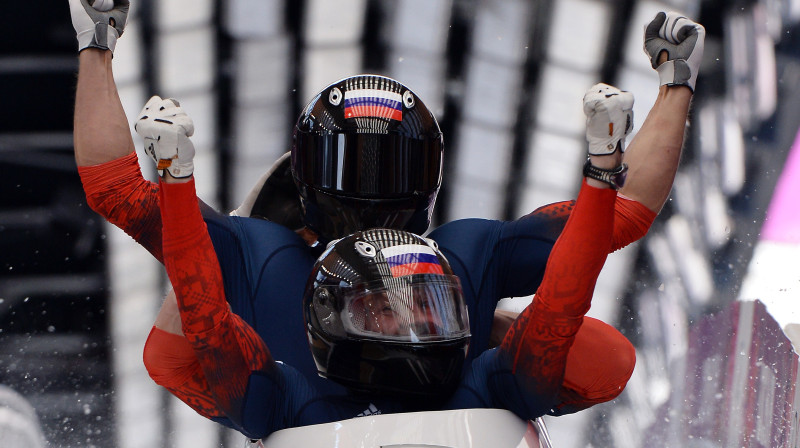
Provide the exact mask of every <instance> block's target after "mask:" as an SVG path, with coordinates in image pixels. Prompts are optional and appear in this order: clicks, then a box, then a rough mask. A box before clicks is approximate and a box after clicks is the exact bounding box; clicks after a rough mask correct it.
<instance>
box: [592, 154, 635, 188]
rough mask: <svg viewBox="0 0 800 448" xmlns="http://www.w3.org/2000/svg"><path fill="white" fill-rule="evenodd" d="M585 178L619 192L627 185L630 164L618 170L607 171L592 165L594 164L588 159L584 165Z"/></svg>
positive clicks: (621, 166) (623, 165)
mask: <svg viewBox="0 0 800 448" xmlns="http://www.w3.org/2000/svg"><path fill="white" fill-rule="evenodd" d="M583 176H584V177H588V178H591V179H596V180H599V181H600V182H605V183H607V184H608V185H611V188H613V189H615V190H619V189H620V188H622V187H623V185H625V178H626V177H627V176H628V164H627V163H623V164H622V165H620V166H618V167H616V168H613V169H610V170H607V169H604V168H598V167H596V166H594V165H592V162H591V161H590V160H589V159H586V163H585V164H584V165H583Z"/></svg>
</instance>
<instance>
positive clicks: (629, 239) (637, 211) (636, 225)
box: [532, 195, 657, 252]
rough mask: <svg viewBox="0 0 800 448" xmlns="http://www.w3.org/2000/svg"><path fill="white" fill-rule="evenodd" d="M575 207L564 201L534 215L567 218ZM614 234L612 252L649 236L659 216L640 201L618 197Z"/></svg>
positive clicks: (541, 209)
mask: <svg viewBox="0 0 800 448" xmlns="http://www.w3.org/2000/svg"><path fill="white" fill-rule="evenodd" d="M574 207H575V201H574V200H572V201H562V202H555V203H552V204H548V205H545V206H542V207H539V208H537V209H536V210H534V211H533V212H532V214H538V215H545V216H548V217H549V218H550V219H558V218H563V219H567V217H568V216H569V215H570V213H571V212H572V209H573V208H574ZM614 213H615V218H614V234H613V238H612V243H611V252H614V251H617V250H619V249H622V248H623V247H625V246H627V245H629V244H631V243H633V242H635V241H638V240H639V239H641V238H642V237H644V236H645V235H646V234H647V231H648V230H650V226H651V225H652V224H653V221H655V219H656V216H657V214H656V213H655V212H654V211H652V210H650V209H649V208H647V207H645V206H644V205H642V204H641V203H640V202H638V201H634V200H633V199H629V198H627V197H625V196H622V195H618V196H617V198H616V201H615V202H614Z"/></svg>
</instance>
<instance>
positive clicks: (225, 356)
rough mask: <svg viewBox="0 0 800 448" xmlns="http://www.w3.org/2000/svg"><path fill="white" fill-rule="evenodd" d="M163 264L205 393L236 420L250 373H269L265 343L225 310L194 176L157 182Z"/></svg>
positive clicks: (213, 254)
mask: <svg viewBox="0 0 800 448" xmlns="http://www.w3.org/2000/svg"><path fill="white" fill-rule="evenodd" d="M160 196H161V204H162V207H161V213H162V220H163V223H164V227H163V234H164V241H163V248H164V265H165V266H166V268H167V274H168V275H169V278H170V281H171V282H172V285H173V287H174V288H175V294H176V296H177V298H178V307H179V309H180V313H181V322H182V327H183V332H184V334H185V335H186V338H187V340H188V341H189V343H190V344H191V345H192V348H193V349H194V353H195V355H196V356H197V359H198V361H199V363H200V366H201V368H202V370H203V373H204V376H205V379H206V381H207V382H208V387H209V389H210V392H211V395H212V396H213V398H214V401H215V402H216V405H217V408H218V409H220V410H221V411H222V412H223V413H224V414H225V415H226V416H227V417H229V418H230V419H232V420H233V421H238V422H241V421H242V415H241V413H242V402H243V399H244V395H245V392H246V386H247V383H248V380H249V377H250V374H251V373H253V372H256V371H261V372H267V371H270V372H272V371H274V370H273V369H274V363H273V361H272V358H271V356H270V353H269V350H268V349H267V346H266V344H265V343H264V342H263V340H262V339H261V338H260V337H259V336H258V334H257V333H256V332H255V330H254V329H253V328H252V327H250V326H249V325H247V324H246V323H245V322H244V321H242V319H241V318H239V316H237V315H235V314H234V313H232V312H231V311H230V308H229V307H228V303H227V301H226V300H225V292H224V289H223V284H222V272H221V270H220V267H219V263H218V261H217V257H216V254H215V253H214V247H213V246H212V244H211V238H210V237H209V235H208V229H207V228H206V224H205V222H204V221H203V219H202V216H201V214H200V209H199V207H198V199H197V197H196V194H195V187H194V180H191V181H190V182H187V183H179V184H165V183H162V184H161V195H160Z"/></svg>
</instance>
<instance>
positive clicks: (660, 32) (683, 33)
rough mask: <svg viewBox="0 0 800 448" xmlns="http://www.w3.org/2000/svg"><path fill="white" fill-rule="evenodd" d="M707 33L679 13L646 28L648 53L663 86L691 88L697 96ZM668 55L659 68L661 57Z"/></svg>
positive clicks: (663, 15)
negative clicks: (663, 53) (661, 55)
mask: <svg viewBox="0 0 800 448" xmlns="http://www.w3.org/2000/svg"><path fill="white" fill-rule="evenodd" d="M705 39H706V29H705V28H703V25H700V24H697V23H695V22H692V21H691V20H689V19H688V18H686V17H684V16H682V15H680V14H678V13H677V12H668V13H664V12H660V13H658V14H656V17H655V18H654V19H653V21H652V22H650V23H649V24H648V25H647V26H645V28H644V51H645V53H647V55H648V56H649V57H650V64H651V65H652V66H653V68H654V69H656V71H658V77H659V79H660V81H661V85H662V86H663V85H668V86H688V87H689V88H690V89H692V92H694V86H695V83H696V82H697V73H698V72H699V71H700V61H701V60H702V59H703V45H704V43H705ZM662 51H666V52H667V61H666V62H664V63H663V64H661V65H658V55H659V54H661V52H662Z"/></svg>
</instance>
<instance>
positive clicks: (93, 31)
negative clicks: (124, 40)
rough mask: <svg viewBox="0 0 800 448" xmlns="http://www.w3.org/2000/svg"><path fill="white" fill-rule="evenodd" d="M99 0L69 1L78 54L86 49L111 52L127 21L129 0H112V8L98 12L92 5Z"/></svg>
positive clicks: (99, 0)
mask: <svg viewBox="0 0 800 448" xmlns="http://www.w3.org/2000/svg"><path fill="white" fill-rule="evenodd" d="M100 2H101V0H69V10H70V15H72V26H73V27H74V28H75V33H76V34H77V37H78V52H80V51H82V50H84V49H86V48H100V49H102V50H111V52H112V53H113V52H114V47H116V46H117V39H118V38H119V36H122V32H123V31H124V30H125V24H126V23H127V21H128V8H129V7H130V1H129V0H113V2H114V7H113V8H111V9H110V10H108V11H98V10H97V9H94V8H93V7H92V5H93V4H94V3H98V4H99V3H100Z"/></svg>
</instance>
